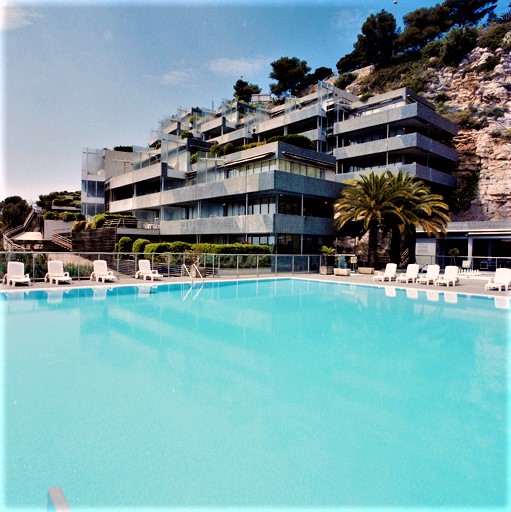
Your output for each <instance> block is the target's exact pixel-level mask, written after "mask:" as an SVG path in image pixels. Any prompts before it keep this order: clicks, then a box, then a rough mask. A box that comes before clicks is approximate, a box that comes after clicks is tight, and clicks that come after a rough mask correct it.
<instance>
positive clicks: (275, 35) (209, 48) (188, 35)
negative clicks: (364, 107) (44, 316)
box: [0, 0, 509, 199]
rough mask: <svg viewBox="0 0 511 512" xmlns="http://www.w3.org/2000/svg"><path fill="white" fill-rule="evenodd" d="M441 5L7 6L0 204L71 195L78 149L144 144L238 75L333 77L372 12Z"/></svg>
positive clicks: (209, 101)
mask: <svg viewBox="0 0 511 512" xmlns="http://www.w3.org/2000/svg"><path fill="white" fill-rule="evenodd" d="M438 1H439V0H431V1H430V0H398V3H397V5H394V3H393V0H379V1H376V0H356V1H352V0H336V1H332V0H308V1H293V2H290V1H284V0H281V1H280V2H275V1H273V2H258V3H257V6H256V7H254V4H255V2H253V1H248V0H237V1H234V0H232V1H229V0H223V1H217V2H211V1H203V2H197V1H194V0H187V1H178V0H174V1H170V0H168V1H163V0H161V1H154V2H152V3H146V2H144V3H142V2H140V1H139V2H135V1H126V0H125V1H123V2H116V1H109V2H105V1H101V0H99V1H96V2H94V3H85V2H74V1H69V0H68V1H67V2H62V3H56V2H55V1H53V2H46V1H43V0H39V1H36V2H30V3H28V2H27V3H17V2H10V3H9V4H8V5H7V7H3V16H2V18H1V25H0V27H1V28H0V34H1V40H0V44H1V49H2V53H1V64H2V65H1V69H0V73H1V78H2V81H1V83H2V95H1V103H2V104H1V107H2V112H3V118H2V120H1V123H2V134H1V135H2V137H1V147H0V151H1V154H2V160H1V167H0V199H3V198H4V197H7V196H10V195H20V196H22V197H24V198H26V199H37V197H38V195H39V194H41V193H48V192H51V191H53V190H63V189H67V190H77V189H79V188H80V173H81V154H82V150H83V148H86V147H90V148H103V147H110V148H111V147H113V146H116V145H139V146H143V145H146V143H147V141H148V140H149V138H150V135H151V130H152V129H157V127H158V125H159V120H160V119H162V118H164V117H166V116H167V115H170V114H173V113H175V112H176V111H177V109H178V108H179V107H180V106H183V107H192V106H201V107H211V106H215V107H217V106H219V105H220V103H221V101H222V99H230V98H232V95H233V85H234V83H235V82H236V80H237V79H238V78H240V76H243V78H244V79H245V80H247V81H249V82H252V83H255V84H258V85H259V86H260V87H261V88H262V90H263V92H269V84H270V82H271V80H269V78H268V75H269V73H270V72H271V66H270V63H271V62H272V61H274V60H276V59H278V58H280V57H283V56H287V57H293V56H296V57H298V58H300V59H302V60H306V61H307V63H308V65H309V66H310V67H311V68H312V70H314V69H315V68H317V67H320V66H326V67H330V68H332V69H333V70H335V64H336V62H337V61H338V60H339V58H340V57H342V56H344V55H345V54H346V53H349V52H350V51H351V50H352V49H353V43H354V42H355V40H356V37H357V34H358V33H359V32H360V28H361V26H362V23H363V22H364V21H365V20H366V18H367V17H368V16H369V15H370V14H372V13H376V12H378V11H380V10H381V9H386V10H388V11H390V12H392V13H395V15H396V18H397V20H398V23H401V21H402V17H403V15H404V14H406V13H408V12H410V11H412V10H414V9H416V8H418V7H422V6H424V7H429V6H432V5H435V4H436V3H438ZM508 3H509V2H508V0H499V7H498V9H497V12H499V11H500V12H504V11H505V10H506V7H507V5H508ZM2 6H4V2H2Z"/></svg>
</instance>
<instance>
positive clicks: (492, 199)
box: [425, 48, 511, 221]
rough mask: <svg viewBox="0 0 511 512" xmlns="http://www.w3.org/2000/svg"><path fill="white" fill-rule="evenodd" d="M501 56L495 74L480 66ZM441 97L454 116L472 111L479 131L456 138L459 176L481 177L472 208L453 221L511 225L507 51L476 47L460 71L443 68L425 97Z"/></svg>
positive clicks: (509, 57)
mask: <svg viewBox="0 0 511 512" xmlns="http://www.w3.org/2000/svg"><path fill="white" fill-rule="evenodd" d="M495 57H499V58H500V62H499V63H498V64H497V65H496V66H495V68H494V69H493V71H484V70H481V68H479V69H477V68H478V67H480V66H482V67H484V65H485V64H486V62H487V60H488V58H495ZM440 92H443V93H445V94H446V95H447V98H448V100H447V101H446V106H447V107H448V109H449V110H450V111H451V112H456V111H469V112H471V115H472V118H473V119H474V120H476V121H477V122H476V124H479V126H478V127H477V128H468V127H467V128H462V127H461V128H460V129H459V134H458V136H457V137H455V139H454V146H455V148H456V150H457V151H458V155H459V162H458V172H457V174H458V177H459V178H460V179H463V177H464V176H467V175H470V173H472V174H473V173H478V174H479V183H478V187H477V190H476V192H475V198H474V199H473V200H472V202H471V205H470V208H469V209H468V210H466V211H464V212H459V213H457V214H454V215H453V220H458V221H464V220H485V221H492V220H511V55H510V52H509V51H504V50H502V49H498V50H497V51H496V52H491V51H489V50H488V49H483V48H475V49H474V50H473V51H472V52H471V53H470V55H469V56H468V57H467V58H466V59H465V60H464V61H463V62H462V63H461V65H460V66H459V67H458V68H456V69H455V68H442V69H440V70H439V71H438V74H437V76H436V77H435V78H434V79H433V80H432V81H431V83H430V84H429V86H428V88H427V90H426V92H425V97H426V99H428V100H430V101H434V100H435V98H436V97H437V95H438V94H439V93H440Z"/></svg>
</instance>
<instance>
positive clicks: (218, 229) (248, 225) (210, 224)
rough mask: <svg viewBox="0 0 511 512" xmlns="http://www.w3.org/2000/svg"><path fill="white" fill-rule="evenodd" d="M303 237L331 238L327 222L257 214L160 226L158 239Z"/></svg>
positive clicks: (161, 223) (306, 218)
mask: <svg viewBox="0 0 511 512" xmlns="http://www.w3.org/2000/svg"><path fill="white" fill-rule="evenodd" d="M197 233H200V234H202V235H217V234H224V235H244V234H246V233H248V234H261V235H263V234H274V233H286V234H297V235H300V234H304V235H318V234H319V235H334V234H335V231H334V229H333V226H332V220H331V219H323V218H318V217H302V216H300V215H281V214H259V215H238V216H234V217H209V218H206V219H190V220H172V221H161V222H160V234H161V235H195V234H197Z"/></svg>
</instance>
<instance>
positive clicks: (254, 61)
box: [207, 57, 271, 76]
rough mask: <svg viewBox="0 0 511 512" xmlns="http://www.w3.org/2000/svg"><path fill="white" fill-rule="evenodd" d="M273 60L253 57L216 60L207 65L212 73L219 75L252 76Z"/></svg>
mask: <svg viewBox="0 0 511 512" xmlns="http://www.w3.org/2000/svg"><path fill="white" fill-rule="evenodd" d="M270 61H271V59H269V58H267V57H253V58H240V59H228V58H225V57H224V58H220V59H214V60H212V61H210V62H209V63H208V64H207V67H208V69H209V70H210V71H212V72H213V73H215V74H217V75H228V76H242V75H245V76H250V75H254V74H256V73H257V72H259V71H261V69H263V68H264V67H265V66H269V63H270Z"/></svg>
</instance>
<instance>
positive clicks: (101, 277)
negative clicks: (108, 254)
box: [90, 260, 117, 283]
mask: <svg viewBox="0 0 511 512" xmlns="http://www.w3.org/2000/svg"><path fill="white" fill-rule="evenodd" d="M93 264H94V270H93V272H92V274H91V275H90V280H91V281H93V280H94V279H95V280H96V281H99V282H101V281H103V282H104V283H105V282H106V281H117V277H116V276H114V274H113V272H112V271H111V270H108V266H107V264H106V261H105V260H95V261H94V262H93Z"/></svg>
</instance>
